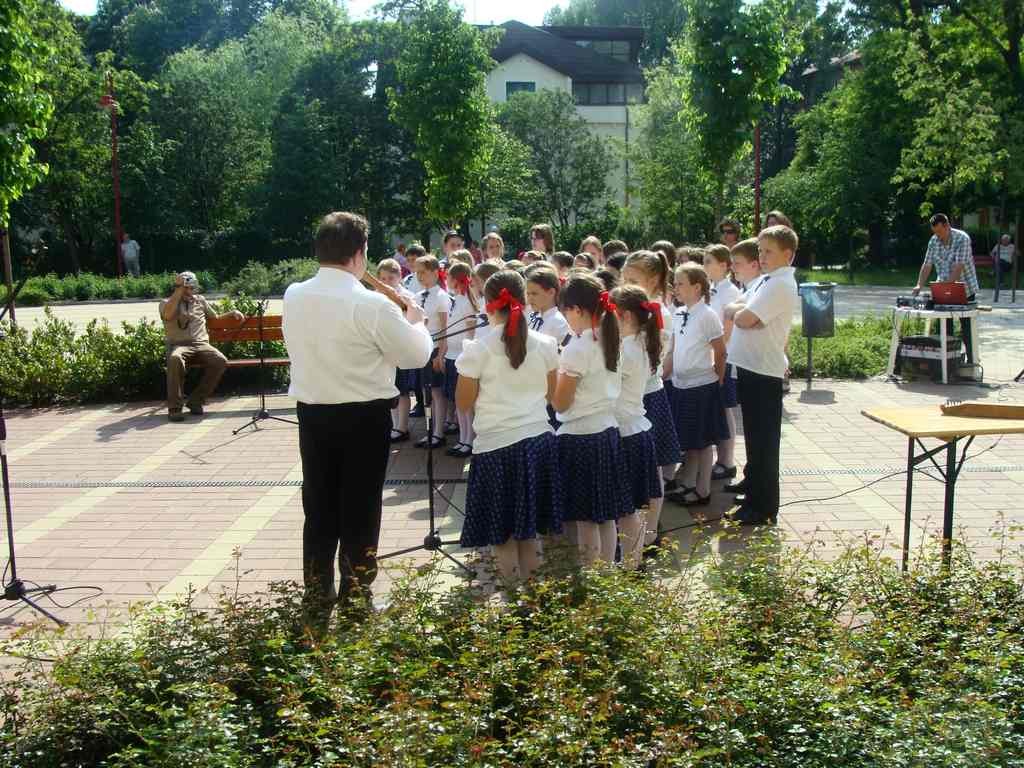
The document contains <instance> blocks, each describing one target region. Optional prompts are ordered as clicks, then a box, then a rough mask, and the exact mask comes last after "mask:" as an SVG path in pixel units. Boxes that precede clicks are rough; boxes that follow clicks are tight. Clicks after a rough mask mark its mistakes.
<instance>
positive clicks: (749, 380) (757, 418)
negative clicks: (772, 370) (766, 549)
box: [736, 367, 782, 520]
mask: <svg viewBox="0 0 1024 768" xmlns="http://www.w3.org/2000/svg"><path fill="white" fill-rule="evenodd" d="M737 373H738V375H739V378H738V380H737V382H736V393H737V396H738V398H739V401H740V405H741V406H742V408H743V442H744V444H745V445H746V448H747V466H746V467H745V468H744V476H745V479H744V485H746V494H747V501H746V503H745V504H744V506H746V507H747V508H748V509H749V510H750V515H751V517H753V518H755V519H758V520H766V519H768V518H769V517H775V516H777V515H778V514H779V449H780V444H781V443H782V379H777V378H775V377H773V376H763V375H762V374H760V373H754V372H753V371H748V370H746V369H744V368H739V367H737Z"/></svg>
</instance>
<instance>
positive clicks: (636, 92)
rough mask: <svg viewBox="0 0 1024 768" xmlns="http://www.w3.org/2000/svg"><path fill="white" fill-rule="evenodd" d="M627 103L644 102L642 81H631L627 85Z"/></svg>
mask: <svg viewBox="0 0 1024 768" xmlns="http://www.w3.org/2000/svg"><path fill="white" fill-rule="evenodd" d="M626 103H627V104H643V103H644V87H643V85H641V84H640V83H630V84H629V85H627V86H626Z"/></svg>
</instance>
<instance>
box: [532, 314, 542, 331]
mask: <svg viewBox="0 0 1024 768" xmlns="http://www.w3.org/2000/svg"><path fill="white" fill-rule="evenodd" d="M542 325H544V316H543V315H541V313H540V312H534V313H533V314H532V315H530V330H531V331H539V330H540V327H541V326H542Z"/></svg>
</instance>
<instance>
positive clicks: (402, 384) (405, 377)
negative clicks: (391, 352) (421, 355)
mask: <svg viewBox="0 0 1024 768" xmlns="http://www.w3.org/2000/svg"><path fill="white" fill-rule="evenodd" d="M419 372H420V371H419V369H418V368H399V369H398V370H396V371H395V386H396V387H398V394H400V395H408V394H409V393H410V392H415V391H416V383H417V377H418V376H419Z"/></svg>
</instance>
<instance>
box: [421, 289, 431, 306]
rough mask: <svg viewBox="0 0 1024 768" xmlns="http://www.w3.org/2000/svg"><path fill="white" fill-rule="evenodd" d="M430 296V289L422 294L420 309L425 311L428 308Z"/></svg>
mask: <svg viewBox="0 0 1024 768" xmlns="http://www.w3.org/2000/svg"><path fill="white" fill-rule="evenodd" d="M428 296H430V289H429V288H428V289H427V290H425V291H424V292H423V293H421V294H420V307H421V308H423V309H426V308H427V297H428Z"/></svg>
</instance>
